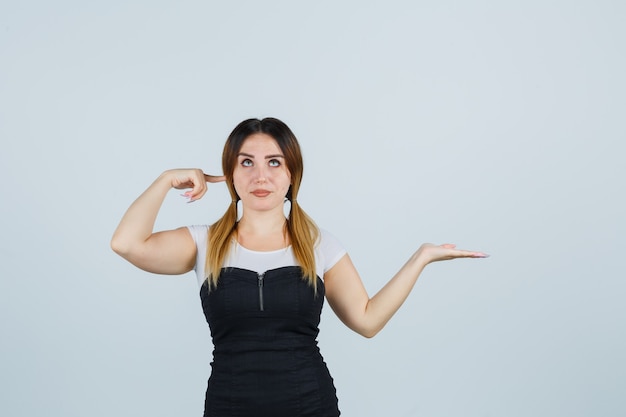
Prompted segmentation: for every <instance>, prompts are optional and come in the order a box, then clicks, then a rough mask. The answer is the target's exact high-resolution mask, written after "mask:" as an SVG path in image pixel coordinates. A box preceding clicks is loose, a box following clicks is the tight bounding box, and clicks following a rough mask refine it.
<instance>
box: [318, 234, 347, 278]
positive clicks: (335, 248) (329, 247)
mask: <svg viewBox="0 0 626 417" xmlns="http://www.w3.org/2000/svg"><path fill="white" fill-rule="evenodd" d="M319 231H320V234H319V238H318V242H317V246H316V249H317V251H319V254H320V255H321V256H322V257H323V259H324V271H327V270H329V269H330V268H332V267H333V266H334V265H335V264H336V263H337V262H339V260H340V259H341V258H342V257H343V256H344V255H345V254H346V253H347V251H346V249H345V247H344V246H343V244H342V243H341V241H340V240H339V239H338V238H337V237H335V235H333V234H332V233H330V232H329V231H328V230H325V229H322V228H320V229H319Z"/></svg>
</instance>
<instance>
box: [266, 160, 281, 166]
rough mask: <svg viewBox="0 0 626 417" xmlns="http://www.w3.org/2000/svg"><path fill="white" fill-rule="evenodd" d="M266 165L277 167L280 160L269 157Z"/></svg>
mask: <svg viewBox="0 0 626 417" xmlns="http://www.w3.org/2000/svg"><path fill="white" fill-rule="evenodd" d="M268 165H269V166H271V167H279V166H280V165H281V164H280V161H279V160H278V159H270V160H269V161H268Z"/></svg>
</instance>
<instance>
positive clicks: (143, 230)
mask: <svg viewBox="0 0 626 417" xmlns="http://www.w3.org/2000/svg"><path fill="white" fill-rule="evenodd" d="M170 189H171V180H168V178H167V172H164V173H163V174H161V175H160V176H159V177H158V178H157V179H156V180H155V181H154V182H153V183H152V184H151V185H150V187H148V189H146V191H144V192H143V193H142V194H141V195H140V196H139V197H138V198H137V199H136V200H135V201H134V202H133V203H132V204H131V206H130V207H129V208H128V210H127V211H126V213H125V214H124V216H123V217H122V220H121V221H120V223H119V225H118V227H117V229H116V230H115V233H114V234H113V238H112V239H111V247H112V248H113V250H115V252H118V253H123V252H126V251H128V250H129V248H131V247H132V246H133V245H137V244H141V243H143V242H145V241H146V240H147V239H148V238H149V237H150V235H151V234H152V231H153V229H154V223H155V221H156V218H157V215H158V213H159V209H160V208H161V205H162V204H163V200H164V199H165V196H166V195H167V192H168V191H169V190H170Z"/></svg>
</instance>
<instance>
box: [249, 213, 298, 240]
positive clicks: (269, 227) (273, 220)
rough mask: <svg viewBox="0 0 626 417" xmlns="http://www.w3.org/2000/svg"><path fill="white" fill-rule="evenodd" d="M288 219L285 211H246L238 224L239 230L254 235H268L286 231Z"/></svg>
mask: <svg viewBox="0 0 626 417" xmlns="http://www.w3.org/2000/svg"><path fill="white" fill-rule="evenodd" d="M286 221H287V219H286V218H285V215H284V214H283V212H282V211H281V212H279V213H278V212H254V213H245V212H244V214H243V216H242V217H241V220H239V223H238V224H237V231H238V232H239V233H244V234H248V235H254V236H267V235H272V234H276V233H281V234H282V233H283V232H284V231H285V222H286Z"/></svg>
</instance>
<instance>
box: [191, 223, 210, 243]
mask: <svg viewBox="0 0 626 417" xmlns="http://www.w3.org/2000/svg"><path fill="white" fill-rule="evenodd" d="M187 230H188V231H189V234H191V237H192V238H193V241H194V242H195V243H196V246H201V245H204V246H206V244H207V240H208V237H209V226H208V225H191V226H187Z"/></svg>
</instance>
